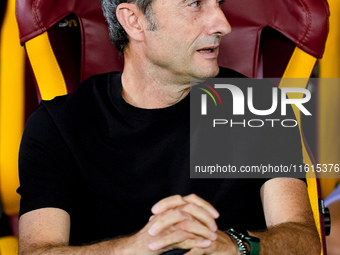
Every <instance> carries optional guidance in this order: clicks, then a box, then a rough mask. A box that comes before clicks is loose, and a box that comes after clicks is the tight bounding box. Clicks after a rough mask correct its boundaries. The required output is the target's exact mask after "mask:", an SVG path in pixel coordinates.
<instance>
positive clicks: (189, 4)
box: [102, 0, 231, 83]
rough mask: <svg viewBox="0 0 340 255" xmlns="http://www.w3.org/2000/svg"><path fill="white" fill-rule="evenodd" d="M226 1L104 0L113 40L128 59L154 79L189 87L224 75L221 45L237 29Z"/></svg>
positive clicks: (105, 12) (103, 3)
mask: <svg viewBox="0 0 340 255" xmlns="http://www.w3.org/2000/svg"><path fill="white" fill-rule="evenodd" d="M222 2H223V1H221V0H200V1H195V0H102V5H103V9H104V14H105V16H106V19H107V20H108V23H109V27H110V35H111V40H112V41H113V42H114V44H115V45H116V47H117V48H118V50H119V51H121V52H122V51H124V54H125V60H128V61H129V63H132V65H136V67H137V68H139V69H140V70H141V69H143V70H144V71H146V72H148V73H149V74H152V75H153V76H155V75H156V76H157V75H159V76H161V77H168V78H166V79H168V80H169V77H172V78H173V79H174V80H177V81H178V80H181V81H183V82H184V83H185V82H187V81H188V80H190V77H198V78H205V77H213V76H215V75H217V73H218V64H217V56H218V50H219V44H220V42H221V39H222V37H223V36H225V35H226V34H228V33H229V32H230V31H231V28H230V25H229V23H228V21H227V19H226V17H225V16H224V13H223V11H222V10H221V3H222ZM130 60H131V61H130ZM144 71H142V72H144ZM172 78H171V79H172Z"/></svg>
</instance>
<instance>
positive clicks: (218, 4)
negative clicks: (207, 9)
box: [217, 0, 225, 8]
mask: <svg viewBox="0 0 340 255" xmlns="http://www.w3.org/2000/svg"><path fill="white" fill-rule="evenodd" d="M224 2H225V1H224V0H222V1H218V2H217V6H218V7H220V8H221V7H222V4H223V3H224Z"/></svg>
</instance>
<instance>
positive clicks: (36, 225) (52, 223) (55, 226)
mask: <svg viewBox="0 0 340 255" xmlns="http://www.w3.org/2000/svg"><path fill="white" fill-rule="evenodd" d="M69 235H70V217H69V215H68V213H67V212H65V211H63V210H61V209H56V208H44V209H38V210H34V211H31V212H28V213H26V214H24V215H22V216H21V218H20V221H19V254H21V255H23V254H32V255H35V254H46V255H47V254H56V255H57V254H84V255H86V254H104V255H105V254H114V253H113V251H114V250H122V251H123V250H124V249H125V248H126V247H125V246H126V245H127V240H125V239H116V240H110V241H105V242H102V243H97V244H93V245H89V246H81V247H71V246H69Z"/></svg>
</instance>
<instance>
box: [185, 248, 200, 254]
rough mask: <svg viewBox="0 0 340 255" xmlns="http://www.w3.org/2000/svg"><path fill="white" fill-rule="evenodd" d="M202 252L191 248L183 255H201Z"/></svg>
mask: <svg viewBox="0 0 340 255" xmlns="http://www.w3.org/2000/svg"><path fill="white" fill-rule="evenodd" d="M203 254H204V250H203V249H200V248H193V249H191V250H190V251H188V252H186V253H184V255H203Z"/></svg>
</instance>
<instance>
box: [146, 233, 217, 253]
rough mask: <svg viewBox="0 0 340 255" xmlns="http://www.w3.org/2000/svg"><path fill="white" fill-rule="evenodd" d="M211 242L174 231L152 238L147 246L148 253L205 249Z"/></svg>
mask: <svg viewBox="0 0 340 255" xmlns="http://www.w3.org/2000/svg"><path fill="white" fill-rule="evenodd" d="M210 245H211V240H206V239H204V238H199V237H195V236H194V235H192V234H190V233H187V232H185V231H175V232H172V233H169V234H167V235H165V236H160V237H157V238H154V239H153V240H152V241H151V242H150V243H149V244H148V247H149V250H150V251H158V250H169V249H185V250H187V249H192V248H194V247H200V248H207V247H209V246H210Z"/></svg>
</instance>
